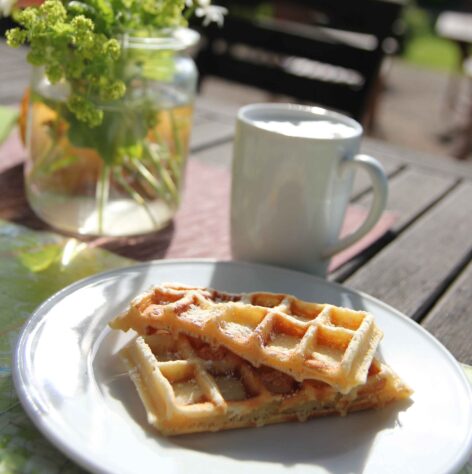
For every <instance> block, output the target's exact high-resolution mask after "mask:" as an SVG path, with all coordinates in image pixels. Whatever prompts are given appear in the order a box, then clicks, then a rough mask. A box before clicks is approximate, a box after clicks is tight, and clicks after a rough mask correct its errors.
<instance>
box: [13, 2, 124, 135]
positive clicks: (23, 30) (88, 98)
mask: <svg viewBox="0 0 472 474" xmlns="http://www.w3.org/2000/svg"><path fill="white" fill-rule="evenodd" d="M76 11H77V10H76ZM15 19H16V21H17V22H18V23H19V24H20V25H21V27H18V28H14V29H12V30H10V31H9V32H8V33H7V40H8V44H9V45H10V46H19V45H21V44H23V43H25V42H28V43H29V44H30V52H29V54H28V61H29V62H30V63H31V64H33V65H36V66H44V69H45V72H46V75H47V77H48V79H49V80H50V81H51V82H52V83H56V82H59V81H61V80H66V81H68V82H69V83H70V85H71V91H72V92H71V94H70V97H69V100H68V102H67V105H68V107H69V109H70V110H71V112H73V113H74V114H75V115H76V117H77V118H78V119H79V120H80V121H83V122H85V123H86V124H88V125H89V126H91V127H94V126H97V125H99V124H100V123H101V121H102V117H103V112H102V111H101V110H100V109H99V108H98V107H97V103H98V102H100V101H109V100H116V99H119V98H121V97H122V96H123V95H124V94H125V91H126V87H125V84H124V83H123V82H122V81H121V80H120V79H116V70H115V64H116V61H117V60H118V58H119V57H120V45H119V43H118V41H117V40H116V39H113V38H109V37H107V36H106V35H105V34H104V33H103V32H99V31H96V25H95V23H94V21H93V20H92V19H91V18H88V17H86V16H85V15H84V14H82V13H80V14H78V15H75V12H73V13H70V12H68V11H67V9H66V7H65V6H64V5H63V4H62V2H61V1H60V0H46V1H45V2H44V3H43V4H42V5H41V6H40V7H39V8H26V9H25V10H23V11H20V12H18V14H17V15H16V17H15Z"/></svg>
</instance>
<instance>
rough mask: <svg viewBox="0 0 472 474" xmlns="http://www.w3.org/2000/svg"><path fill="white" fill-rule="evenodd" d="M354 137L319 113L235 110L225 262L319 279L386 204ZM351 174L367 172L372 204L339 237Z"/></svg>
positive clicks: (375, 172)
mask: <svg viewBox="0 0 472 474" xmlns="http://www.w3.org/2000/svg"><path fill="white" fill-rule="evenodd" d="M361 138H362V126H361V125H360V124H359V123H357V122H356V121H355V120H353V119H351V118H349V117H346V116H344V115H342V114H339V113H336V112H332V111H329V110H326V109H323V108H320V107H310V106H302V105H294V104H252V105H247V106H245V107H242V108H241V109H240V110H239V113H238V119H237V125H236V137H235V142H234V149H233V170H232V186H231V250H232V254H233V257H234V258H235V259H240V260H246V261H256V262H263V263H270V264H274V265H279V266H284V267H289V268H294V269H297V270H302V271H307V272H309V273H313V274H316V275H320V276H325V275H326V271H327V267H328V264H329V260H330V258H331V257H332V256H333V255H334V254H335V253H337V252H339V251H341V250H343V249H345V248H346V247H348V246H349V245H351V244H353V243H354V242H356V241H357V240H359V239H360V238H361V237H363V236H364V235H365V234H366V233H367V232H368V231H369V230H370V229H372V227H373V226H374V225H375V224H376V223H377V221H378V220H379V218H380V216H381V214H382V211H383V210H384V208H385V204H386V201H387V179H386V177H385V174H384V172H383V169H382V166H381V165H380V164H379V162H378V161H377V160H375V159H374V158H371V157H369V156H366V155H359V154H358V151H359V147H360V141H361ZM356 168H362V169H364V170H366V171H367V172H368V173H369V176H370V178H371V181H372V185H373V194H374V197H373V202H372V206H371V209H370V212H369V214H368V216H367V217H366V219H365V221H364V222H363V223H362V225H361V226H360V227H359V228H358V229H357V230H356V231H354V232H353V233H352V234H350V235H348V236H347V237H345V238H343V239H339V233H340V230H341V226H342V223H343V220H344V216H345V213H346V209H347V206H348V203H349V199H350V195H351V191H352V182H353V177H354V171H355V169H356Z"/></svg>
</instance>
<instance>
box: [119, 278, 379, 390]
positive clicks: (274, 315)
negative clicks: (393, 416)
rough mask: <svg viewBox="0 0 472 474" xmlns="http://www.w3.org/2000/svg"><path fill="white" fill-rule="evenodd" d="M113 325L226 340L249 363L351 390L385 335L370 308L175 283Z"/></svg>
mask: <svg viewBox="0 0 472 474" xmlns="http://www.w3.org/2000/svg"><path fill="white" fill-rule="evenodd" d="M110 326H111V327H112V328H114V329H121V330H124V331H127V330H128V329H134V330H135V331H136V332H137V333H138V334H140V335H150V334H152V333H153V332H155V331H156V330H160V329H165V330H168V331H170V332H172V333H174V334H178V333H183V334H187V335H190V336H194V337H198V338H201V339H203V340H204V341H205V342H208V343H209V344H211V345H214V346H220V345H221V346H223V347H226V348H227V349H229V350H230V351H231V352H233V353H235V354H237V355H239V356H240V357H242V358H243V359H246V360H247V361H248V362H250V363H251V364H252V365H254V366H258V365H260V364H262V365H266V366H268V367H272V368H274V369H277V370H278V371H280V372H284V373H286V374H288V375H291V376H292V377H293V378H295V379H296V380H298V381H302V380H305V379H314V380H319V381H322V382H326V383H327V384H329V385H331V386H332V387H333V388H334V389H335V390H336V391H339V392H342V393H348V392H349V391H350V390H352V388H354V387H356V386H358V385H362V384H364V383H365V381H366V379H367V371H368V369H369V366H370V364H371V362H372V359H373V357H374V354H375V350H376V348H377V346H378V343H379V341H380V339H381V337H382V333H381V331H380V330H379V329H378V328H377V326H376V325H375V322H374V320H373V317H372V315H371V314H369V313H366V312H364V311H354V310H351V309H347V308H340V307H336V306H333V305H329V304H318V303H308V302H305V301H301V300H299V299H297V298H295V297H294V296H290V295H285V294H274V293H247V294H240V295H236V294H229V293H222V292H217V291H215V290H211V289H203V288H190V287H184V286H181V285H180V286H179V285H177V284H167V285H162V286H156V287H154V288H153V289H152V290H151V291H149V292H147V293H145V294H143V295H141V296H138V297H137V298H135V299H134V300H133V301H132V302H131V305H130V307H129V308H128V310H127V311H125V313H123V314H122V315H120V316H118V317H117V318H115V319H114V320H113V321H112V322H111V323H110Z"/></svg>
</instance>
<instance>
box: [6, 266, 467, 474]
mask: <svg viewBox="0 0 472 474" xmlns="http://www.w3.org/2000/svg"><path fill="white" fill-rule="evenodd" d="M179 264H196V265H201V264H207V265H213V266H215V265H224V266H229V267H231V266H246V267H249V268H250V267H258V268H262V269H267V270H271V269H272V270H276V271H282V272H287V273H288V274H290V273H293V274H295V275H298V276H302V277H304V278H310V279H313V280H314V281H318V282H319V283H321V284H322V285H325V286H331V287H335V288H336V289H337V290H339V291H343V292H348V293H350V294H351V295H356V296H361V297H362V298H364V299H367V300H370V301H371V302H373V303H375V304H377V305H379V306H380V307H382V308H383V309H385V310H386V311H387V312H389V313H391V314H393V315H394V316H395V317H397V318H400V319H401V320H403V321H404V322H406V324H407V325H409V326H410V327H411V328H412V330H415V331H418V332H419V333H420V334H422V335H423V336H426V338H427V339H429V341H430V342H431V343H433V345H434V346H435V348H436V349H437V350H439V351H440V352H441V353H442V355H443V356H444V357H446V358H447V359H448V362H449V363H450V366H451V367H453V368H454V371H455V374H456V376H458V378H459V379H460V381H461V382H462V384H463V386H464V388H465V392H466V394H467V395H468V397H469V399H470V400H471V401H472V386H471V383H470V382H469V380H468V379H467V377H466V375H465V373H464V370H463V369H462V368H461V366H460V362H459V361H458V360H457V359H456V358H455V357H454V356H453V355H452V353H451V352H450V351H449V350H448V349H447V348H446V347H445V346H444V345H443V344H442V343H441V342H440V341H439V340H438V339H437V338H436V337H434V336H433V335H432V334H431V333H430V332H428V331H427V330H426V329H425V328H423V327H422V326H421V325H420V324H418V323H417V322H416V321H414V320H413V319H411V318H410V317H408V316H406V315H405V314H403V313H402V312H401V311H400V310H398V309H396V308H394V307H393V306H390V305H389V304H388V303H385V302H384V301H382V300H380V299H378V298H376V297H374V296H371V295H369V294H368V293H365V292H363V291H358V290H355V289H353V288H350V287H349V286H345V285H342V284H340V283H337V282H332V281H329V280H326V279H324V278H322V277H320V276H317V275H312V274H310V273H304V272H301V271H297V270H292V269H289V268H284V267H278V266H275V265H268V264H263V263H256V262H246V261H241V260H219V259H215V258H174V259H153V260H149V261H145V262H136V263H134V264H131V265H126V266H123V267H118V268H113V269H110V270H105V271H103V272H99V273H96V274H93V275H90V276H88V277H84V278H81V279H80V280H77V281H75V282H73V283H71V284H69V285H67V286H65V287H64V288H62V289H61V290H59V291H57V292H56V293H54V294H52V295H51V296H49V297H48V298H47V299H46V300H44V301H43V302H42V303H41V304H39V305H38V306H37V307H36V308H35V309H34V310H33V311H32V313H31V315H30V316H29V317H28V319H27V320H26V321H25V323H24V324H23V326H22V328H21V330H20V332H19V335H18V338H17V340H16V343H15V347H14V350H13V353H12V367H11V370H12V379H13V384H14V387H15V391H16V394H17V396H18V399H19V400H20V402H21V405H22V408H23V409H24V410H25V412H26V414H27V415H28V417H29V419H30V421H31V422H32V423H33V424H34V425H35V427H36V428H37V429H38V430H39V431H40V432H41V434H42V435H43V436H44V437H45V438H46V439H47V440H48V441H49V442H51V443H52V444H53V445H54V446H55V447H56V448H57V449H58V450H59V451H61V452H62V454H64V455H65V456H66V457H69V458H70V459H71V460H72V461H74V462H76V463H77V464H78V465H79V466H81V467H84V468H86V469H90V470H92V471H93V472H97V473H108V472H112V471H110V470H109V469H107V468H104V467H103V463H100V464H98V463H96V462H94V459H90V458H88V457H87V456H85V455H81V452H80V451H79V450H78V449H74V448H73V447H70V446H69V444H67V443H66V442H65V441H63V439H62V438H61V437H60V435H59V434H58V433H56V432H55V431H54V430H53V429H52V428H51V427H50V426H49V425H50V424H49V423H47V422H46V418H43V417H41V416H38V412H37V410H36V409H35V402H34V400H33V399H32V398H31V397H30V396H29V395H28V391H27V390H26V389H25V385H24V384H22V383H21V381H22V379H23V375H24V374H23V373H22V368H23V366H24V364H23V365H22V364H20V362H21V361H22V359H23V356H24V351H22V349H24V346H25V344H26V342H27V340H28V337H29V335H30V334H32V331H31V330H30V328H32V327H33V328H34V327H35V326H36V325H37V324H38V323H40V322H41V321H42V320H43V319H44V318H45V317H46V316H47V314H48V311H47V309H48V307H52V306H53V304H54V303H55V302H56V300H59V301H60V300H61V299H63V298H65V297H67V296H68V295H69V294H72V293H74V291H76V290H77V289H79V288H82V287H85V286H87V285H89V284H93V283H95V282H97V281H100V280H102V279H105V278H108V277H110V276H113V275H114V274H119V273H121V272H124V271H128V270H130V271H133V270H138V269H140V268H146V267H153V266H169V265H179ZM471 454H472V426H471V428H470V429H469V432H468V436H467V437H466V438H465V439H464V440H463V443H462V448H461V451H460V453H459V455H458V456H457V457H456V459H455V461H454V462H453V463H452V465H451V466H449V467H448V470H447V471H446V472H445V473H444V474H454V473H457V472H458V471H459V470H460V469H461V468H462V467H464V465H465V464H466V463H467V462H468V460H469V457H470V455H471Z"/></svg>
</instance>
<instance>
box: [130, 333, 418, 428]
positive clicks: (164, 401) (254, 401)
mask: <svg viewBox="0 0 472 474" xmlns="http://www.w3.org/2000/svg"><path fill="white" fill-rule="evenodd" d="M121 355H122V357H123V359H124V361H125V362H126V364H127V366H128V370H129V374H130V376H131V379H132V381H133V382H134V384H135V385H136V387H137V389H138V393H139V395H140V397H141V399H142V401H143V403H144V406H145V409H146V412H147V418H148V421H149V423H150V424H152V425H153V426H155V427H156V428H157V429H158V430H159V431H160V432H161V433H162V434H164V435H167V436H171V435H180V434H185V433H195V432H201V431H218V430H224V429H230V428H242V427H248V426H262V425H267V424H272V423H281V422H286V421H297V420H298V421H305V420H306V419H308V418H312V417H319V416H325V415H331V414H339V415H344V414H346V413H348V412H353V411H358V410H366V409H369V408H379V407H382V406H384V405H385V404H387V403H390V402H393V401H395V400H400V399H404V398H407V397H408V396H409V395H410V393H411V391H410V389H409V388H408V387H407V386H406V385H404V384H403V382H401V380H400V379H399V378H398V377H397V376H396V375H395V374H394V373H393V372H392V371H391V370H390V369H389V368H388V367H387V366H386V365H384V364H382V363H380V362H379V361H377V360H374V361H373V362H372V364H371V366H370V369H369V372H368V378H367V382H366V384H364V385H363V386H361V387H359V388H357V389H354V390H353V391H352V392H350V393H349V394H348V395H343V394H341V393H339V392H336V391H335V390H334V389H333V387H331V386H329V385H327V384H325V383H323V382H318V381H313V380H305V381H304V382H297V381H296V380H294V379H293V378H292V377H290V376H288V375H286V374H283V373H281V372H278V371H276V370H274V369H271V368H268V367H265V366H259V367H253V366H251V365H250V364H248V363H247V362H246V361H245V360H243V359H242V358H240V357H238V356H236V355H235V354H232V353H231V352H229V351H228V350H227V349H225V348H223V347H220V348H218V349H215V348H212V347H211V346H209V345H208V344H206V343H204V342H201V341H200V340H198V339H194V338H191V337H188V336H184V335H180V336H177V337H174V336H172V335H170V334H169V333H166V332H160V333H156V334H154V335H152V336H146V337H141V336H138V337H137V338H135V339H134V340H133V341H131V342H130V343H129V344H128V345H127V346H126V347H125V348H124V349H123V350H122V351H121Z"/></svg>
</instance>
